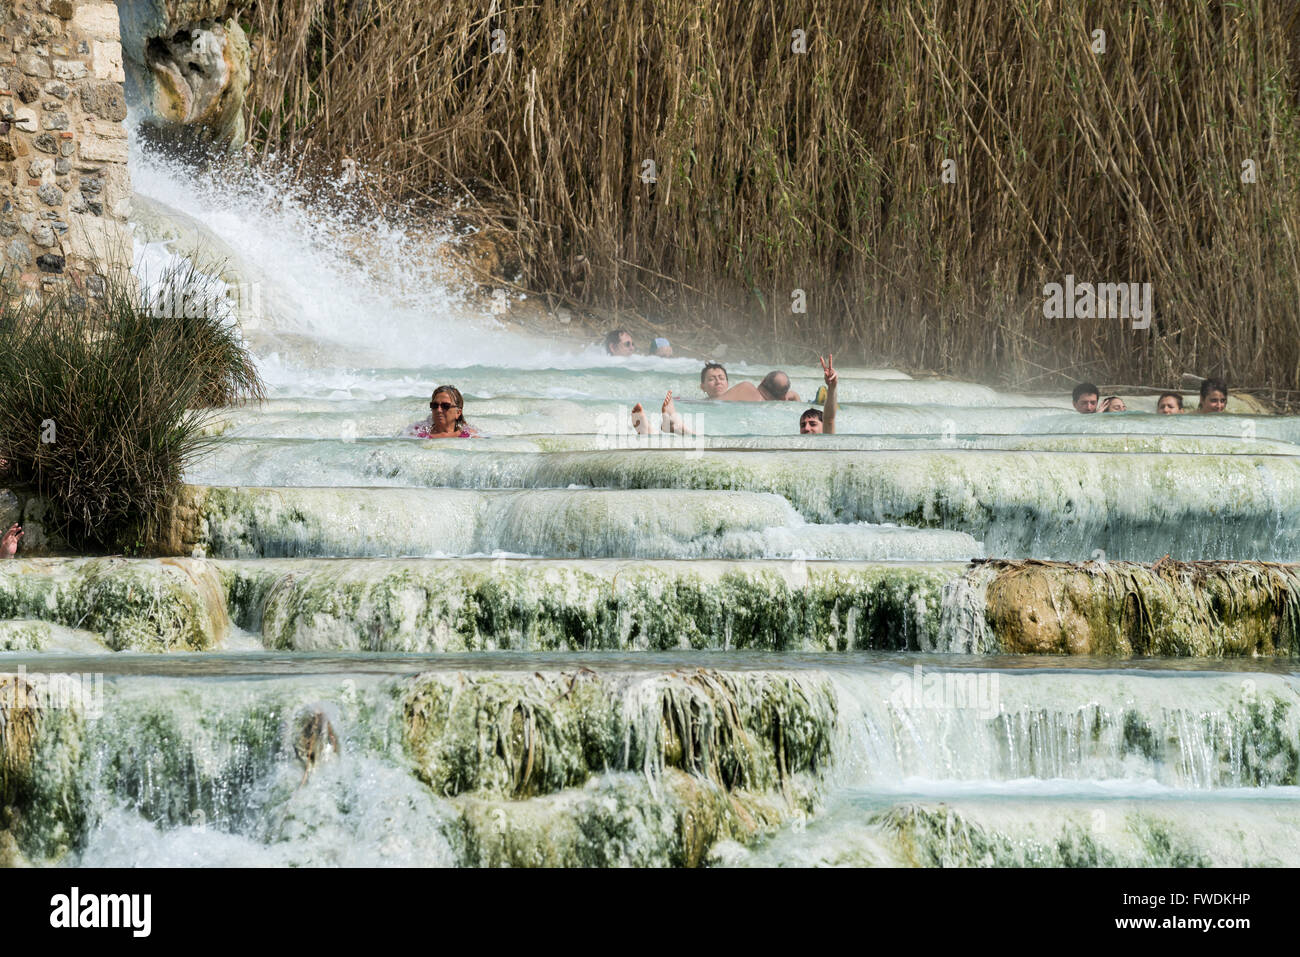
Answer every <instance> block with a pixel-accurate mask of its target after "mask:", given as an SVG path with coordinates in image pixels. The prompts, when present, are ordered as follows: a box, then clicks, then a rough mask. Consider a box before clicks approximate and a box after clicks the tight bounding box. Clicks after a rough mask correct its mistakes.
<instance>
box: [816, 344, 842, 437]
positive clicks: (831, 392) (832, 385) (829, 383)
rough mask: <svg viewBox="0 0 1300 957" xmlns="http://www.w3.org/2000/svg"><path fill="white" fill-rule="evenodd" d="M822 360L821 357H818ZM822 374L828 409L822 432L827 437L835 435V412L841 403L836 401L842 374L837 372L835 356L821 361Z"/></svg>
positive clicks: (825, 410)
mask: <svg viewBox="0 0 1300 957" xmlns="http://www.w3.org/2000/svg"><path fill="white" fill-rule="evenodd" d="M818 358H819V359H821V357H820V356H818ZM821 364H822V372H823V373H824V374H825V375H824V378H825V379H826V408H825V409H824V410H823V411H822V432H823V433H824V434H826V435H834V434H835V410H836V408H837V407H838V405H839V403H838V402H837V401H836V398H835V393H836V391H837V390H838V388H839V384H840V374H839V373H838V372H836V371H835V356H834V355H829V356H827V357H826V358H825V359H821Z"/></svg>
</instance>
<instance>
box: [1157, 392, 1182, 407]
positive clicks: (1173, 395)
mask: <svg viewBox="0 0 1300 957" xmlns="http://www.w3.org/2000/svg"><path fill="white" fill-rule="evenodd" d="M1165 399H1173V400H1174V402H1175V403H1176V404H1177V406H1178V408H1180V409H1181V408H1182V407H1183V395H1182V393H1181V392H1161V393H1160V398H1158V399H1156V408H1157V409H1159V408H1160V403H1161V402H1163V401H1165Z"/></svg>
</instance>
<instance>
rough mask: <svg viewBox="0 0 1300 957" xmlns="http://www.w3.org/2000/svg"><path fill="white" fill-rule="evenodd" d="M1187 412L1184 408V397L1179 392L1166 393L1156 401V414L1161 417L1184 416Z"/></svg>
mask: <svg viewBox="0 0 1300 957" xmlns="http://www.w3.org/2000/svg"><path fill="white" fill-rule="evenodd" d="M1186 411H1187V410H1186V409H1184V408H1183V397H1182V396H1181V395H1179V394H1178V393H1177V392H1165V393H1162V394H1161V396H1160V398H1158V399H1156V412H1158V413H1159V414H1160V415H1182V414H1183V413H1184V412H1186Z"/></svg>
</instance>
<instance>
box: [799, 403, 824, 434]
mask: <svg viewBox="0 0 1300 957" xmlns="http://www.w3.org/2000/svg"><path fill="white" fill-rule="evenodd" d="M824 427H825V421H824V419H823V418H822V414H821V410H819V409H808V410H807V411H805V412H804V414H803V415H801V416H799V434H800V435H821V434H823V432H824Z"/></svg>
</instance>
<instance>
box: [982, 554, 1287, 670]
mask: <svg viewBox="0 0 1300 957" xmlns="http://www.w3.org/2000/svg"><path fill="white" fill-rule="evenodd" d="M981 574H985V575H988V574H992V575H993V578H992V580H991V581H990V583H989V584H988V592H987V595H988V597H987V620H988V627H989V629H990V632H991V634H992V636H993V639H994V641H993V646H992V647H990V648H989V649H987V650H990V651H1001V652H1006V653H1013V654H1051V655H1059V654H1067V655H1119V656H1129V655H1160V656H1177V657H1185V656H1205V657H1228V656H1239V655H1246V656H1251V655H1280V656H1294V655H1296V654H1300V568H1298V567H1297V566H1294V565H1280V564H1274V563H1271V562H1171V561H1162V562H1158V563H1156V564H1154V565H1142V564H1138V563H1135V562H1084V563H1077V564H1070V563H1066V562H1037V561H1024V562H1010V561H1007V562H989V563H987V565H986V566H985V569H984V570H983V571H982V572H981Z"/></svg>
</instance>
